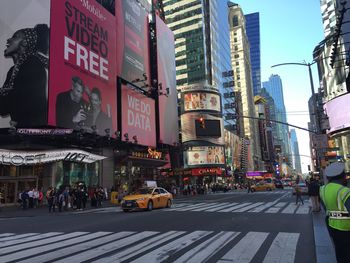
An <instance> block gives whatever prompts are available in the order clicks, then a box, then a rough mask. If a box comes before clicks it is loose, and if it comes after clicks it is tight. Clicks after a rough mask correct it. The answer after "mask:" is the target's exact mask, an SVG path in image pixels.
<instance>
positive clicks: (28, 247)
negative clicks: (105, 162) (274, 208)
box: [0, 231, 300, 263]
mask: <svg viewBox="0 0 350 263" xmlns="http://www.w3.org/2000/svg"><path fill="white" fill-rule="evenodd" d="M27 234H32V233H27ZM52 234H61V233H58V232H49V233H42V234H38V235H36V237H41V239H42V240H41V241H42V243H38V242H39V241H33V240H30V237H29V236H28V237H26V238H24V239H21V238H20V237H21V236H23V235H25V234H12V236H15V237H17V239H14V240H8V241H6V242H10V243H6V244H7V246H6V247H5V248H2V252H3V253H4V254H5V255H3V256H0V262H1V263H3V262H4V263H5V262H13V261H14V262H16V263H18V262H21V263H25V262H27V263H33V262H56V263H66V262H69V263H77V262H85V261H89V262H103V263H107V262H111V263H112V262H113V263H114V262H122V261H123V262H124V261H128V262H130V261H131V262H142V263H144V262H147V263H152V262H162V261H171V262H175V263H182V262H183V263H184V262H187V263H197V262H210V260H211V259H212V258H213V257H216V258H218V257H221V255H224V256H223V257H221V260H219V261H218V262H220V263H224V262H225V263H227V262H239V263H241V262H242V263H246V262H250V261H251V260H252V259H253V258H254V257H255V256H256V254H257V253H258V252H259V253H260V255H263V254H264V253H265V259H264V262H265V263H269V262H286V263H291V262H294V258H295V255H296V253H297V252H298V251H297V243H298V240H299V237H300V234H299V233H285V232H279V233H277V235H276V237H275V238H274V240H273V241H272V243H271V244H270V243H266V240H267V237H268V236H269V235H270V233H267V232H246V233H240V232H233V231H221V232H215V231H193V232H186V231H168V232H163V233H160V232H157V231H143V232H133V231H122V232H117V233H112V232H95V233H89V232H73V233H68V234H64V233H63V234H61V235H59V236H54V237H51V235H52ZM1 236H3V237H6V236H11V233H3V234H1ZM33 237H34V236H33ZM58 238H60V239H58ZM15 240H17V241H18V242H23V243H22V244H19V245H16V244H15V243H13V241H15ZM263 244H265V246H263ZM19 246H20V247H19ZM19 248H20V251H18V249H19ZM4 249H7V250H4Z"/></svg>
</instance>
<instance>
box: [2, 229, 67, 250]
mask: <svg viewBox="0 0 350 263" xmlns="http://www.w3.org/2000/svg"><path fill="white" fill-rule="evenodd" d="M62 234H63V233H61V232H49V233H45V234H42V235H39V234H36V235H35V236H28V237H22V238H21V239H20V240H18V238H16V239H14V240H8V241H0V247H7V246H11V245H18V244H21V243H25V242H28V241H35V240H40V239H43V238H48V237H54V236H57V235H62ZM17 237H18V236H17Z"/></svg>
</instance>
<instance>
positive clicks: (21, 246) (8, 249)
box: [0, 232, 87, 262]
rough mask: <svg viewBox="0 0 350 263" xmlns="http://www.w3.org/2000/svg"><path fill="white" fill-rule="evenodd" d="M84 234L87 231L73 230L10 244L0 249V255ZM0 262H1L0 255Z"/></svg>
mask: <svg viewBox="0 0 350 263" xmlns="http://www.w3.org/2000/svg"><path fill="white" fill-rule="evenodd" d="M85 234H87V232H74V233H70V234H66V235H60V236H56V237H50V238H46V239H41V240H38V241H33V242H30V243H25V244H19V245H15V246H11V247H5V248H1V249H0V255H3V254H7V253H13V252H16V251H18V250H23V249H28V248H32V247H36V246H42V245H46V244H48V243H53V242H57V241H61V240H64V239H67V238H72V237H76V236H81V235H85ZM0 262H2V261H1V257H0Z"/></svg>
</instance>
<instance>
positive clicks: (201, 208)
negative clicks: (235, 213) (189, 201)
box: [191, 203, 217, 212]
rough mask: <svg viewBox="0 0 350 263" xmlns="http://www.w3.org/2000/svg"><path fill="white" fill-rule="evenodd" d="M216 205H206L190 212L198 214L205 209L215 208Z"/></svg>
mask: <svg viewBox="0 0 350 263" xmlns="http://www.w3.org/2000/svg"><path fill="white" fill-rule="evenodd" d="M216 205H217V203H214V204H213V203H209V204H206V205H203V206H201V207H200V208H196V209H193V210H191V211H192V212H198V211H203V210H206V209H210V208H212V207H213V206H214V207H215V206H216Z"/></svg>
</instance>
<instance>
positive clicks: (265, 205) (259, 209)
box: [249, 201, 277, 213]
mask: <svg viewBox="0 0 350 263" xmlns="http://www.w3.org/2000/svg"><path fill="white" fill-rule="evenodd" d="M276 203H277V202H275V201H274V202H267V203H266V204H264V205H262V206H259V207H256V208H254V209H253V210H250V211H249V212H253V213H258V212H261V211H262V210H265V209H266V208H269V207H271V206H273V205H274V204H276Z"/></svg>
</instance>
